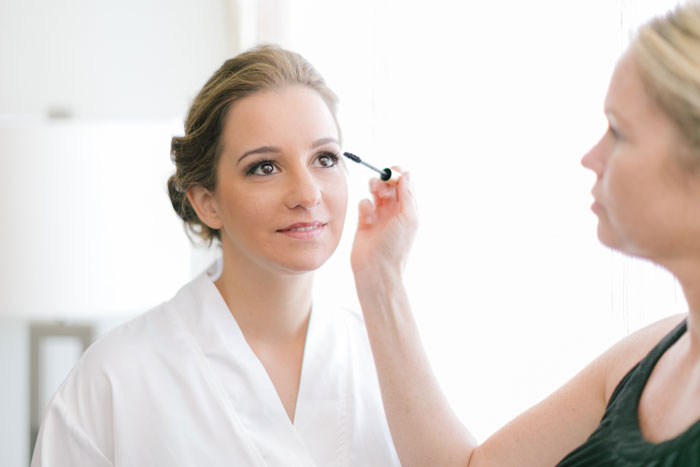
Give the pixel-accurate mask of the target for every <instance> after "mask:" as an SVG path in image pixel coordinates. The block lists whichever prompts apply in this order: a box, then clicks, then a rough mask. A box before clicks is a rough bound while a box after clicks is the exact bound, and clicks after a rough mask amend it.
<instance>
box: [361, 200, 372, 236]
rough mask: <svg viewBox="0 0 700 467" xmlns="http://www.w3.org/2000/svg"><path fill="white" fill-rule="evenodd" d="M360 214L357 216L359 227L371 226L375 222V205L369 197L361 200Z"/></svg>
mask: <svg viewBox="0 0 700 467" xmlns="http://www.w3.org/2000/svg"><path fill="white" fill-rule="evenodd" d="M358 210H359V214H358V217H357V226H358V228H360V229H361V228H364V227H371V226H372V224H374V206H373V205H372V202H371V201H370V200H368V199H363V200H362V201H360V205H359V206H358Z"/></svg>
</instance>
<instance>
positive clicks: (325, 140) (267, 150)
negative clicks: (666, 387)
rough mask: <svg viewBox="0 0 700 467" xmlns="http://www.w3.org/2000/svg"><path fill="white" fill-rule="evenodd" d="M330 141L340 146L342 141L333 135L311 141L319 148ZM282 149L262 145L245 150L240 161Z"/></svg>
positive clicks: (275, 152) (279, 151)
mask: <svg viewBox="0 0 700 467" xmlns="http://www.w3.org/2000/svg"><path fill="white" fill-rule="evenodd" d="M328 143H335V144H337V145H338V146H340V143H339V142H338V140H337V139H336V138H333V137H326V138H319V139H317V140H316V141H314V142H313V143H311V147H312V148H317V147H319V146H323V145H324V144H328ZM281 152H282V150H281V149H280V148H279V147H277V146H260V147H259V148H255V149H251V150H249V151H246V152H244V153H243V154H241V157H239V158H238V163H239V164H240V163H241V161H242V160H243V159H245V158H246V157H248V156H252V155H254V154H279V153H281Z"/></svg>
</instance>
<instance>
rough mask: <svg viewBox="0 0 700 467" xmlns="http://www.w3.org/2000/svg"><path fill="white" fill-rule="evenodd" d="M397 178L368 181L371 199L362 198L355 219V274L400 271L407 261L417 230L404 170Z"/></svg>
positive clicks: (410, 192)
mask: <svg viewBox="0 0 700 467" xmlns="http://www.w3.org/2000/svg"><path fill="white" fill-rule="evenodd" d="M392 170H395V171H397V172H399V173H403V175H401V176H400V177H399V178H398V180H396V179H391V180H389V181H388V182H383V181H381V180H379V179H378V178H373V179H372V180H370V192H371V193H372V197H373V202H372V201H370V200H368V199H363V200H362V201H361V202H360V206H359V218H358V226H357V233H356V234H355V242H354V243H353V248H352V254H351V257H350V259H351V263H352V269H353V272H354V273H355V276H356V278H357V276H358V275H364V274H371V273H372V272H377V271H379V270H386V269H387V268H388V269H390V270H394V271H396V272H398V273H400V272H401V271H402V270H403V267H404V266H405V264H406V261H407V260H408V254H409V252H410V250H411V245H412V244H413V239H414V238H415V235H416V230H417V229H418V215H417V212H416V203H415V199H414V197H413V190H412V188H411V179H410V176H409V174H408V173H407V172H404V171H403V170H402V169H401V168H399V167H392Z"/></svg>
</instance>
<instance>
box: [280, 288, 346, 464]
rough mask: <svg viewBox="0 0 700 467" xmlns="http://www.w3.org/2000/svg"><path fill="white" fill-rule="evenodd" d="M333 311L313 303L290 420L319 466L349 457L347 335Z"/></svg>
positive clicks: (315, 302) (342, 461)
mask: <svg viewBox="0 0 700 467" xmlns="http://www.w3.org/2000/svg"><path fill="white" fill-rule="evenodd" d="M333 310H334V309H333V308H331V307H328V306H325V305H323V304H321V303H320V302H319V301H318V300H314V305H313V310H312V312H311V318H310V320H309V329H308V331H307V336H306V347H305V349H304V361H303V365H302V371H301V381H300V384H299V394H298V396H297V405H296V413H295V417H294V426H295V428H296V430H297V432H298V433H299V436H300V437H301V438H302V439H303V441H304V443H305V445H306V447H307V448H308V450H309V451H310V452H311V453H312V456H313V458H314V459H316V460H317V462H319V465H324V466H326V465H327V466H331V465H333V466H341V465H347V460H348V459H350V455H349V449H350V443H349V433H348V427H347V425H348V385H349V378H348V372H349V368H348V361H349V355H348V352H349V342H348V339H349V336H348V334H347V328H346V327H345V326H343V324H342V322H340V321H339V320H340V318H341V316H335V315H334V313H333ZM321 460H322V461H323V462H321Z"/></svg>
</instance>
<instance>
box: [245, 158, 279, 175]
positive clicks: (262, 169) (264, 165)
mask: <svg viewBox="0 0 700 467" xmlns="http://www.w3.org/2000/svg"><path fill="white" fill-rule="evenodd" d="M277 172H279V170H277V167H275V163H274V162H272V161H260V162H256V163H254V164H253V165H251V166H250V167H249V168H248V171H247V172H246V175H272V174H274V173H277Z"/></svg>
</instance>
